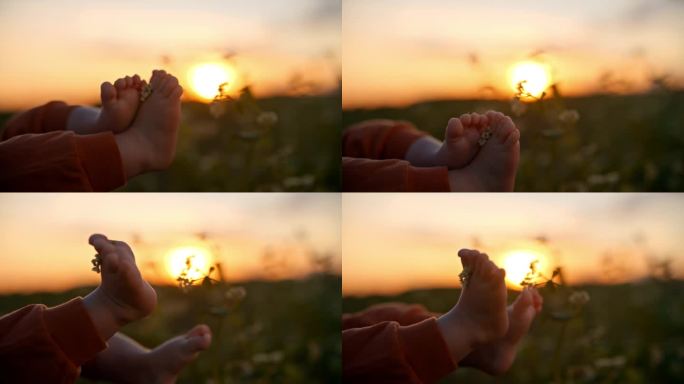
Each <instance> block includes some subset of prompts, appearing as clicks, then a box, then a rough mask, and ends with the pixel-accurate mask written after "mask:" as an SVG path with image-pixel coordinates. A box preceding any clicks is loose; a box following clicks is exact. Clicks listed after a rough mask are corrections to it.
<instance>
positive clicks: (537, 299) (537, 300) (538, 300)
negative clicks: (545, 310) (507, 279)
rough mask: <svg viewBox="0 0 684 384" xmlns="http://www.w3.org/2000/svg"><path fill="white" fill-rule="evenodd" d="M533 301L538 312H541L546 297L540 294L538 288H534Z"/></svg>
mask: <svg viewBox="0 0 684 384" xmlns="http://www.w3.org/2000/svg"><path fill="white" fill-rule="evenodd" d="M532 303H533V305H534V310H535V311H537V313H539V312H541V310H542V307H543V306H544V298H543V297H542V295H541V294H539V291H538V290H537V289H536V288H533V289H532Z"/></svg>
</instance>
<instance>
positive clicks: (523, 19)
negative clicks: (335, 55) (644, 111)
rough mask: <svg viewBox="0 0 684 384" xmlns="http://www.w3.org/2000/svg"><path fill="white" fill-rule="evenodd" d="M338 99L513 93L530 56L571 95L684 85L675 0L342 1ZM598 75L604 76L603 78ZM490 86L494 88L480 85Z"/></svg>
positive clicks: (366, 102)
mask: <svg viewBox="0 0 684 384" xmlns="http://www.w3.org/2000/svg"><path fill="white" fill-rule="evenodd" d="M342 4H343V5H342V8H343V20H342V50H343V56H342V66H343V104H344V106H345V107H346V108H353V107H369V106H380V105H403V104H409V103H413V102H416V101H421V100H426V99H437V98H483V97H484V98H494V97H503V98H509V97H511V96H512V90H511V86H510V79H508V73H509V71H510V70H511V68H512V67H513V66H514V65H515V64H516V63H518V62H520V61H524V60H529V59H531V58H532V59H534V60H535V61H539V62H542V63H544V64H545V65H547V66H548V67H549V69H548V70H549V72H550V74H551V77H552V81H555V82H558V84H559V87H560V90H561V91H562V92H565V93H566V94H570V95H578V94H586V93H592V92H595V91H615V92H638V91H642V90H644V89H647V88H648V87H649V84H650V82H649V79H650V78H651V77H653V76H661V75H669V76H670V77H669V81H670V82H671V83H672V84H673V85H678V86H682V85H684V65H682V64H684V44H681V36H682V25H681V23H682V20H683V19H684V2H682V1H678V0H605V1H593V0H580V1H561V0H548V1H537V0H518V1H507V0H484V1H477V2H474V1H465V0H458V1H453V0H344V1H343V2H342ZM601 78H603V80H600V79H601ZM486 87H491V88H490V89H485V88H486Z"/></svg>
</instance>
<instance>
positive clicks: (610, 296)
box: [342, 280, 684, 384]
mask: <svg viewBox="0 0 684 384" xmlns="http://www.w3.org/2000/svg"><path fill="white" fill-rule="evenodd" d="M573 289H578V290H584V291H586V292H588V294H589V297H590V300H589V302H588V303H587V304H586V305H585V306H584V307H583V309H582V310H581V312H579V313H578V314H577V315H576V316H574V317H572V318H570V319H567V317H564V316H561V315H559V312H558V308H559V303H558V301H557V299H558V297H559V296H555V295H558V294H559V293H558V292H551V291H550V289H549V288H542V289H541V293H542V295H543V296H544V299H545V307H544V310H543V311H542V314H541V315H540V317H538V318H537V319H536V320H535V323H534V324H533V325H532V329H531V331H530V334H529V335H528V336H527V338H526V339H525V340H524V341H523V344H522V346H521V348H520V350H519V355H518V358H517V360H516V362H515V363H514V364H513V367H512V368H511V370H510V371H508V372H507V373H506V374H505V375H503V376H501V377H491V376H488V375H486V374H483V373H481V372H479V371H477V370H475V369H470V368H463V369H458V370H456V371H455V372H454V373H453V374H452V375H450V376H449V377H447V378H446V379H444V380H443V381H442V383H635V384H636V383H644V384H645V383H682V382H684V298H682V296H681V293H682V292H684V281H676V280H671V281H661V280H648V281H643V282H639V283H633V284H624V285H612V286H598V285H596V286H582V287H573ZM515 295H517V294H516V293H514V292H512V291H511V292H509V300H512V299H513V298H515ZM458 296H459V290H457V289H426V290H414V291H409V292H405V293H402V294H398V295H395V296H367V297H351V296H350V297H345V298H344V299H343V304H342V309H343V312H344V313H350V312H356V311H360V310H363V309H364V308H366V307H368V306H370V305H372V304H378V303H383V302H403V303H419V304H423V305H425V306H426V307H427V308H428V309H429V310H432V311H436V312H445V311H447V310H448V309H449V308H451V307H452V306H453V305H454V304H455V303H456V301H457V300H458ZM562 333H564V335H563V336H561V334H562Z"/></svg>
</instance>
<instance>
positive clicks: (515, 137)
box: [504, 128, 520, 147]
mask: <svg viewBox="0 0 684 384" xmlns="http://www.w3.org/2000/svg"><path fill="white" fill-rule="evenodd" d="M519 141H520V131H519V130H518V129H517V128H515V129H513V131H511V132H509V134H508V136H507V137H506V138H505V140H504V145H505V146H507V147H512V146H514V145H515V144H517V143H518V142H519Z"/></svg>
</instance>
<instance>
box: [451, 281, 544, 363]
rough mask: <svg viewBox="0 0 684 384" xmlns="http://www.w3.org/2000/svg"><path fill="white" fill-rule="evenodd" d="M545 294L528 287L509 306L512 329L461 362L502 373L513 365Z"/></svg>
mask: <svg viewBox="0 0 684 384" xmlns="http://www.w3.org/2000/svg"><path fill="white" fill-rule="evenodd" d="M543 302H544V300H543V298H542V296H541V295H540V294H539V292H537V290H536V289H534V288H525V289H524V290H523V291H522V292H521V293H520V295H519V296H518V298H517V299H516V300H515V301H514V302H513V304H511V305H510V306H509V307H508V322H509V326H508V332H506V335H505V336H504V337H503V338H501V339H499V340H495V341H493V342H491V343H488V344H484V345H481V346H478V347H477V348H475V349H474V350H473V352H471V353H470V354H469V355H468V356H466V357H465V358H464V359H463V360H461V362H460V363H459V365H461V366H466V367H473V368H477V369H479V370H481V371H484V372H487V373H489V374H492V375H500V374H502V373H504V372H506V371H508V369H509V368H510V367H511V365H512V364H513V361H514V360H515V356H516V354H517V348H518V345H519V344H520V341H521V340H522V338H523V336H525V335H526V334H527V331H528V330H529V329H530V325H532V321H533V320H534V318H535V316H536V315H537V314H539V312H540V311H541V309H542V305H543Z"/></svg>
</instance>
